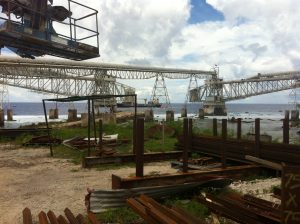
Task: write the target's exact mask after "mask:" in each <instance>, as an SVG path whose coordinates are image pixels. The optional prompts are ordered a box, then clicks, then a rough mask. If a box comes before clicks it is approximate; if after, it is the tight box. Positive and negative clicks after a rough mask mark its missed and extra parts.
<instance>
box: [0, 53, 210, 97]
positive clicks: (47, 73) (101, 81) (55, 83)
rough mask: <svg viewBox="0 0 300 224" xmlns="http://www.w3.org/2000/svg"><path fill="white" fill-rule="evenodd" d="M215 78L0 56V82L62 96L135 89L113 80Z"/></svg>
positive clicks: (195, 72)
mask: <svg viewBox="0 0 300 224" xmlns="http://www.w3.org/2000/svg"><path fill="white" fill-rule="evenodd" d="M158 74H160V75H161V76H163V77H164V78H169V79H187V78H189V77H190V76H191V75H193V76H194V77H197V78H209V77H214V76H215V73H214V72H211V71H201V70H187V69H174V68H157V67H142V66H130V65H116V64H105V63H91V62H74V61H66V60H52V59H47V60H45V59H44V60H41V59H39V60H29V59H23V58H15V57H0V83H2V84H6V85H10V86H15V87H21V88H26V89H30V90H33V91H38V92H42V93H53V94H56V95H63V96H86V95H93V94H110V95H122V94H126V93H127V92H134V91H135V90H134V89H133V88H131V87H129V86H127V85H124V84H121V83H118V82H116V79H151V78H155V77H156V76H157V75H158Z"/></svg>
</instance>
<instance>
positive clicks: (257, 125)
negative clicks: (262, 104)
mask: <svg viewBox="0 0 300 224" xmlns="http://www.w3.org/2000/svg"><path fill="white" fill-rule="evenodd" d="M255 155H256V157H260V156H261V151H260V119H259V118H256V119H255Z"/></svg>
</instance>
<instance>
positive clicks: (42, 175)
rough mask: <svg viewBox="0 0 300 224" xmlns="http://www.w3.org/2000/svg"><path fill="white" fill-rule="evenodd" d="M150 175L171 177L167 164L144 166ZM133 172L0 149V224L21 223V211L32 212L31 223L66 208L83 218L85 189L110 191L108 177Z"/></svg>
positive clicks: (28, 151) (32, 151)
mask: <svg viewBox="0 0 300 224" xmlns="http://www.w3.org/2000/svg"><path fill="white" fill-rule="evenodd" d="M150 172H158V173H174V172H176V170H174V169H171V168H170V165H169V163H168V162H165V163H153V164H148V165H146V166H145V174H149V173H150ZM134 173H135V169H134V168H129V167H128V168H127V167H126V168H122V169H117V170H106V171H97V170H96V169H91V170H88V169H82V168H81V166H80V165H74V164H73V163H71V162H69V161H68V160H66V159H58V158H51V157H49V149H48V148H15V147H14V146H9V145H0V189H1V191H0V223H1V224H15V223H22V210H23V209H24V208H25V207H28V208H30V209H31V211H32V214H33V216H34V220H37V214H38V213H39V212H40V211H42V210H43V211H46V212H47V211H48V210H49V209H51V210H53V211H54V213H56V214H63V210H64V209H65V208H66V207H68V208H70V209H71V211H73V212H74V214H78V213H82V214H86V210H85V205H84V197H85V195H86V193H87V188H88V187H89V188H94V189H111V175H112V174H116V175H120V176H122V177H126V176H129V175H131V174H134Z"/></svg>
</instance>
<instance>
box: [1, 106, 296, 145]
mask: <svg viewBox="0 0 300 224" xmlns="http://www.w3.org/2000/svg"><path fill="white" fill-rule="evenodd" d="M6 107H7V105H6ZM56 107H57V108H58V110H59V119H57V120H50V121H51V122H52V121H63V120H66V119H67V113H68V109H75V108H76V109H77V114H78V116H80V114H81V113H86V112H87V104H86V103H72V104H70V103H57V104H55V103H47V104H46V110H47V113H48V112H49V109H53V108H56ZM183 107H184V104H183V103H175V104H171V108H172V110H174V115H175V119H177V118H179V117H180V116H181V109H182V108H183ZM201 107H202V106H201V105H200V104H196V103H193V104H187V112H188V117H197V115H198V111H199V108H201ZM226 107H227V113H228V115H227V116H218V117H217V118H218V119H222V118H232V117H235V118H242V119H243V121H244V122H243V128H242V131H243V134H246V133H251V132H253V130H254V119H255V118H260V119H261V133H264V134H270V135H272V136H273V138H274V139H279V141H281V139H282V121H281V119H282V118H283V117H284V112H285V110H293V109H294V107H293V105H291V104H233V103H231V104H230V103H228V104H226ZM10 108H12V109H13V113H14V116H13V118H14V120H15V121H11V122H5V128H18V127H20V126H21V125H29V124H33V123H38V122H45V117H44V112H43V105H42V103H11V104H10ZM171 108H164V107H162V108H153V112H154V116H155V119H156V120H163V119H165V114H166V110H169V109H171ZM146 109H147V108H138V111H144V110H146ZM101 110H102V112H104V111H107V112H109V110H110V108H102V109H101ZM118 110H120V111H133V110H134V109H133V108H118ZM212 118H214V117H213V116H210V117H208V119H205V120H199V119H197V120H195V121H194V125H195V126H196V127H199V128H203V129H212V121H211V119H212ZM218 128H219V129H220V130H221V120H219V122H218ZM228 129H229V130H232V131H233V133H235V132H236V124H235V123H232V122H229V123H228ZM298 132H299V128H296V127H295V128H291V129H290V137H291V139H293V140H291V142H298V141H299V140H300V139H299V138H300V135H299V134H298Z"/></svg>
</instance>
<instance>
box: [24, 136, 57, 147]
mask: <svg viewBox="0 0 300 224" xmlns="http://www.w3.org/2000/svg"><path fill="white" fill-rule="evenodd" d="M61 143H62V140H61V139H58V138H54V137H49V136H48V135H44V136H38V137H33V138H31V139H30V140H29V141H27V142H25V143H23V145H24V146H29V145H60V144H61Z"/></svg>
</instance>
